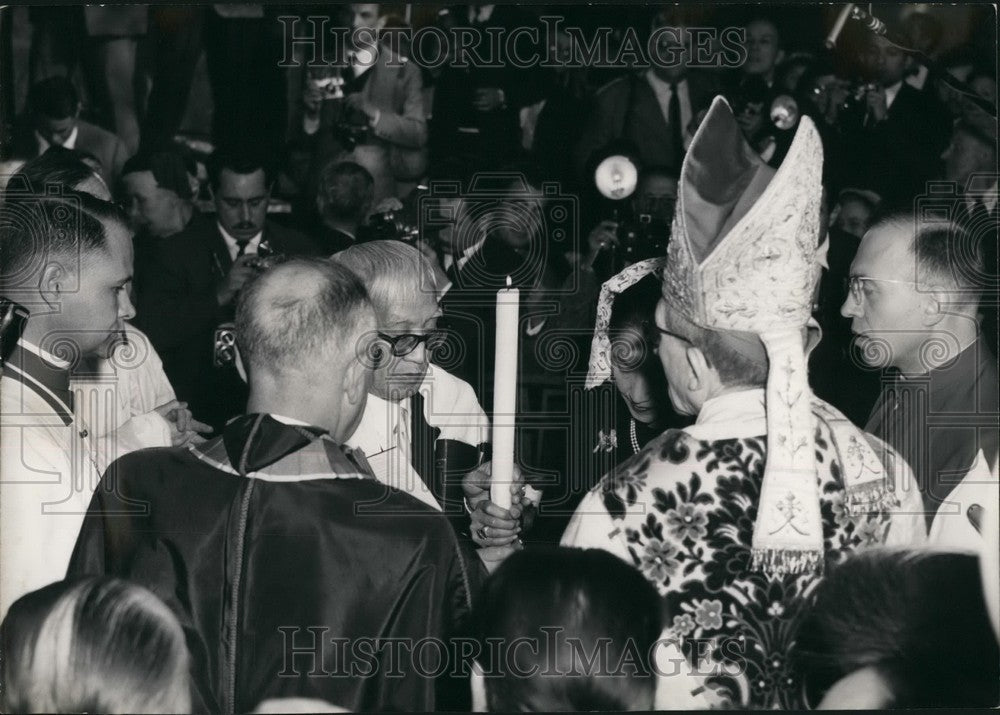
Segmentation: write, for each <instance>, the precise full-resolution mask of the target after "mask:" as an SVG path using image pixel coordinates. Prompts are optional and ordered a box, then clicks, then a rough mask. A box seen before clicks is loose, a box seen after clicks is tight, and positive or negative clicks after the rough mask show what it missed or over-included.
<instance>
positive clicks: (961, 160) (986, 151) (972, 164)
mask: <svg viewBox="0 0 1000 715" xmlns="http://www.w3.org/2000/svg"><path fill="white" fill-rule="evenodd" d="M941 160H942V161H943V162H944V178H945V180H946V181H954V182H956V183H957V184H958V188H959V190H962V189H964V188H965V185H966V183H967V182H968V180H969V177H970V176H972V175H973V174H975V173H977V172H982V173H986V172H990V171H996V163H997V155H996V150H995V149H993V148H992V147H990V146H987V145H986V144H985V143H983V141H981V140H980V139H979V138H977V137H975V136H972V135H971V134H969V133H968V132H967V131H962V130H961V129H959V130H956V131H955V132H954V133H953V134H952V137H951V143H950V144H949V145H948V148H947V149H945V150H944V153H943V154H941Z"/></svg>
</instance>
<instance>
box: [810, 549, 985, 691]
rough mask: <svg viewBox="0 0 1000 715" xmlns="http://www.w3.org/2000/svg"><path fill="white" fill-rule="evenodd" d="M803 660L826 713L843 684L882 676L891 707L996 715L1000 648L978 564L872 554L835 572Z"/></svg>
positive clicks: (965, 557)
mask: <svg viewBox="0 0 1000 715" xmlns="http://www.w3.org/2000/svg"><path fill="white" fill-rule="evenodd" d="M794 653H795V657H796V661H797V664H798V667H799V668H800V669H801V672H802V673H803V674H804V682H805V687H806V697H807V700H808V701H809V702H811V703H812V704H813V705H815V704H817V703H819V701H820V700H821V699H822V697H823V695H824V694H825V693H826V691H827V690H829V689H830V687H831V686H832V685H833V684H834V683H836V682H837V681H838V680H840V679H841V678H843V677H845V676H847V675H850V674H851V673H853V672H855V671H857V670H860V669H862V668H875V669H876V670H877V671H878V673H879V674H880V675H881V676H882V677H883V678H884V679H885V681H886V682H887V683H888V686H889V689H890V690H891V691H892V695H893V700H892V702H891V703H886V704H885V706H886V707H894V708H912V707H921V708H938V707H991V708H992V707H996V705H997V703H998V701H1000V648H998V645H997V640H996V637H995V636H994V634H993V629H992V627H991V625H990V620H989V616H988V614H987V612H986V603H985V601H984V599H983V592H982V582H981V581H980V574H979V559H978V557H977V556H974V555H971V554H959V553H947V552H928V551H922V552H913V551H894V550H872V551H868V552H864V553H858V554H856V555H854V556H852V557H851V558H850V559H848V560H847V561H845V562H844V563H842V564H841V565H840V566H837V567H836V568H834V569H833V571H832V572H831V573H830V575H829V576H827V578H826V579H825V580H824V581H823V582H822V583H821V584H820V586H819V588H818V590H817V594H816V603H815V606H814V607H813V608H812V611H811V612H810V615H809V616H808V617H807V618H806V620H805V621H804V623H803V625H802V628H801V630H800V631H799V636H798V639H797V644H796V647H795V651H794Z"/></svg>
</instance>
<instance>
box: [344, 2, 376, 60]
mask: <svg viewBox="0 0 1000 715" xmlns="http://www.w3.org/2000/svg"><path fill="white" fill-rule="evenodd" d="M350 12H351V29H352V30H353V31H354V32H353V33H352V36H353V38H354V40H362V41H361V42H357V41H356V42H355V49H362V48H363V47H367V46H370V45H373V44H374V43H375V40H376V39H377V30H378V26H379V6H378V3H354V4H352V5H351V6H350Z"/></svg>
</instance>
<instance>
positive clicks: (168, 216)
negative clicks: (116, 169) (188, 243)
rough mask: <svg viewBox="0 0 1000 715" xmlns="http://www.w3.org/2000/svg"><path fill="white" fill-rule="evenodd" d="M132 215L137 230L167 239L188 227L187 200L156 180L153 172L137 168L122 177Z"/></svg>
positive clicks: (129, 213) (126, 200) (128, 207)
mask: <svg viewBox="0 0 1000 715" xmlns="http://www.w3.org/2000/svg"><path fill="white" fill-rule="evenodd" d="M122 183H123V184H124V186H125V203H126V206H127V209H128V215H129V218H130V219H131V220H132V223H133V225H134V227H135V229H136V230H137V231H144V232H146V233H148V234H149V235H151V236H156V237H157V238H164V237H166V236H172V235H173V234H175V233H177V232H178V231H180V230H182V229H183V228H184V224H185V220H184V214H183V212H182V205H183V203H184V199H182V198H181V197H179V196H178V195H177V194H176V193H175V192H173V191H171V190H170V189H164V188H163V187H162V186H160V185H159V184H157V183H156V178H155V177H154V176H153V172H151V171H134V172H132V173H131V174H126V175H125V176H124V177H123V178H122Z"/></svg>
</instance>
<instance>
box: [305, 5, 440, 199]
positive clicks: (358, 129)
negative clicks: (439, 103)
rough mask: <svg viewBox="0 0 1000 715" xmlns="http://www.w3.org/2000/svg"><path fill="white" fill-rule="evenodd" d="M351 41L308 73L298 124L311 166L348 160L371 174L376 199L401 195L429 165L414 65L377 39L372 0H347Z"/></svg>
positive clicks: (417, 71)
mask: <svg viewBox="0 0 1000 715" xmlns="http://www.w3.org/2000/svg"><path fill="white" fill-rule="evenodd" d="M350 11H351V15H352V20H351V30H352V33H351V42H350V43H349V45H350V49H349V50H348V51H347V52H346V55H345V56H343V57H336V58H328V59H329V60H330V66H326V67H322V68H319V69H315V70H312V69H311V70H309V71H308V72H307V73H306V78H305V87H304V88H303V96H302V101H303V104H304V106H305V113H304V116H303V122H302V129H303V133H304V134H305V135H306V137H307V143H309V144H312V147H311V148H312V152H311V153H312V156H313V157H314V161H315V162H316V164H315V165H314V166H318V167H321V166H325V165H327V164H328V163H329V162H330V161H331V160H333V161H353V162H355V163H357V164H360V165H361V166H363V167H364V168H365V169H366V170H367V171H368V172H369V173H370V174H371V175H372V178H373V179H374V182H375V199H374V200H375V201H376V202H378V201H381V200H382V199H384V198H386V197H389V196H397V197H398V196H404V195H406V194H407V193H408V192H409V191H410V190H411V189H412V188H413V186H414V185H415V182H416V181H417V180H418V179H419V178H420V177H421V176H422V175H423V173H424V171H425V170H426V166H427V154H426V146H427V113H426V111H425V108H424V100H423V83H422V79H421V75H420V69H419V68H418V67H417V66H416V65H414V64H413V63H411V62H409V61H408V60H407V59H406V58H405V57H400V56H399V55H398V54H396V53H395V52H393V50H392V49H391V48H390V47H389V46H388V45H387V44H385V43H383V42H380V41H378V38H379V31H380V30H381V29H382V26H383V24H384V18H383V17H381V16H380V13H379V5H378V4H376V3H363V4H353V5H351V6H350Z"/></svg>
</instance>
